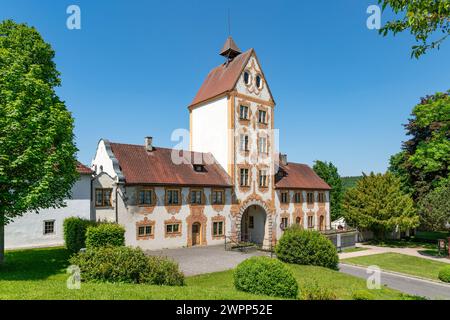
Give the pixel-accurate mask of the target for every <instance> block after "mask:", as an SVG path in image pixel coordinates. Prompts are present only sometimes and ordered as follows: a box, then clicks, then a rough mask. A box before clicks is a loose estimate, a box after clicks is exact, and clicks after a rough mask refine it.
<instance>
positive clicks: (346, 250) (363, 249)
mask: <svg viewBox="0 0 450 320" xmlns="http://www.w3.org/2000/svg"><path fill="white" fill-rule="evenodd" d="M366 250H369V248H361V247H354V248H348V249H344V250H342V253H351V252H359V251H366Z"/></svg>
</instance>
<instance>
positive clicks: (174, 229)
mask: <svg viewBox="0 0 450 320" xmlns="http://www.w3.org/2000/svg"><path fill="white" fill-rule="evenodd" d="M166 233H167V234H176V233H180V224H179V223H172V224H166Z"/></svg>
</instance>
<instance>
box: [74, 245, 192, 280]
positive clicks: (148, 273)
mask: <svg viewBox="0 0 450 320" xmlns="http://www.w3.org/2000/svg"><path fill="white" fill-rule="evenodd" d="M69 261H70V263H71V264H73V265H76V266H78V267H79V268H80V271H81V279H82V281H87V282H110V283H135V284H142V283H145V284H152V285H167V286H182V285H184V275H183V273H181V272H180V271H179V269H178V265H177V264H176V263H175V262H173V261H170V260H168V259H166V258H161V257H147V256H146V255H145V254H144V252H143V251H142V250H141V249H139V248H136V249H134V248H129V247H113V246H106V247H98V248H90V249H87V250H86V252H80V253H78V254H77V255H74V256H73V257H71V258H70V260H69Z"/></svg>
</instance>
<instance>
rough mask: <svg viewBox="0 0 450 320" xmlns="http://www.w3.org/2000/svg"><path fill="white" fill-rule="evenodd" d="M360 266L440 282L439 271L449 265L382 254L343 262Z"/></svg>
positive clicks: (400, 255)
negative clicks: (374, 267)
mask: <svg viewBox="0 0 450 320" xmlns="http://www.w3.org/2000/svg"><path fill="white" fill-rule="evenodd" d="M342 262H344V263H350V264H355V265H360V266H365V267H366V266H373V265H376V266H378V267H380V268H381V269H383V270H389V271H395V272H400V273H405V274H409V275H413V276H418V277H422V278H428V279H432V280H439V278H438V274H439V270H440V269H441V268H442V267H444V266H447V265H449V264H448V263H444V262H439V261H433V260H429V259H423V258H418V257H414V256H407V255H404V254H399V253H382V254H376V255H372V256H365V257H357V258H349V259H344V260H342Z"/></svg>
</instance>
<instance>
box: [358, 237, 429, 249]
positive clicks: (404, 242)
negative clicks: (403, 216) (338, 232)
mask: <svg viewBox="0 0 450 320" xmlns="http://www.w3.org/2000/svg"><path fill="white" fill-rule="evenodd" d="M365 244H368V245H372V246H378V247H389V248H424V249H435V248H436V246H437V243H434V244H433V243H429V242H423V241H417V240H412V239H401V240H384V241H381V240H371V241H368V242H366V243H365Z"/></svg>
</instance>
